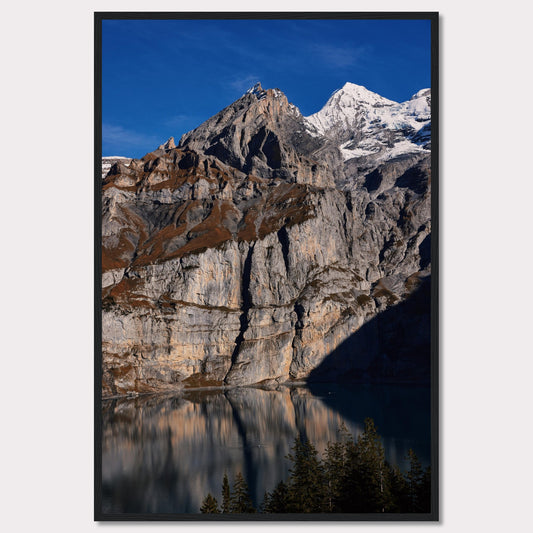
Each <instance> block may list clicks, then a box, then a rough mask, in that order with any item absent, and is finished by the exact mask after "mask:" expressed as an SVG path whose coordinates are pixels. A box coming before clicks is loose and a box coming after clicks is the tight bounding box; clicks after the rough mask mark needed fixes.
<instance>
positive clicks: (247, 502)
mask: <svg viewBox="0 0 533 533" xmlns="http://www.w3.org/2000/svg"><path fill="white" fill-rule="evenodd" d="M230 512H231V513H255V509H254V506H253V504H252V499H251V498H250V494H249V492H248V485H247V484H246V481H245V480H244V477H243V475H242V474H241V473H240V472H238V473H237V475H236V476H235V482H234V483H233V494H232V495H231V499H230Z"/></svg>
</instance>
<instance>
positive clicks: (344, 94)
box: [102, 84, 431, 396]
mask: <svg viewBox="0 0 533 533" xmlns="http://www.w3.org/2000/svg"><path fill="white" fill-rule="evenodd" d="M354 88H355V89H354ZM362 89H364V88H359V86H354V85H353V84H347V85H345V86H344V87H343V89H341V90H340V91H337V93H335V94H334V95H333V96H332V98H331V99H330V100H329V101H328V103H327V104H326V106H325V107H324V109H323V110H322V111H321V112H319V113H318V114H316V115H313V116H311V117H307V118H306V117H303V116H302V115H301V113H300V111H299V110H298V108H296V107H295V106H294V105H292V104H290V103H289V102H288V101H287V98H286V97H285V95H284V94H283V93H282V92H281V91H279V90H277V89H268V90H263V89H262V87H261V86H260V85H256V86H255V87H254V88H252V89H251V90H250V91H248V92H247V93H246V94H245V95H243V96H242V98H240V99H239V100H237V101H236V102H234V103H233V104H231V105H230V106H228V107H227V108H225V109H224V110H222V111H221V112H220V113H218V114H217V115H215V116H214V117H212V118H211V119H209V120H207V121H206V122H205V123H204V124H202V125H200V126H199V127H198V128H197V129H196V130H193V131H191V132H189V133H187V134H185V135H184V136H182V138H181V140H180V142H179V144H178V146H175V143H174V140H173V139H169V141H168V142H167V143H164V144H162V145H161V146H159V148H158V149H157V150H155V151H153V152H151V153H148V154H147V155H146V156H144V157H143V158H142V159H133V160H131V161H128V160H118V161H116V162H114V164H113V166H112V167H111V169H110V170H109V172H108V173H107V174H106V175H105V176H104V179H103V181H102V197H103V213H102V246H103V248H102V269H103V278H102V283H103V294H102V307H103V331H102V334H103V335H102V336H103V340H102V348H103V393H104V396H111V395H116V394H124V393H129V392H148V391H155V390H165V389H175V388H179V387H183V386H185V387H187V386H189V387H190V386H200V385H203V386H205V385H222V384H228V385H245V384H255V383H265V382H267V383H275V382H283V381H288V380H302V379H306V378H308V377H309V376H310V375H312V376H314V377H316V378H317V379H320V369H321V368H325V369H327V372H326V374H325V375H327V376H328V379H336V378H338V377H340V376H344V377H346V375H347V374H349V377H352V378H357V379H377V378H383V377H388V378H395V379H411V378H413V377H416V378H417V379H419V378H424V377H427V376H428V375H429V298H428V297H426V298H420V297H418V300H419V301H421V303H420V305H417V306H414V307H413V306H411V307H409V306H407V307H405V306H404V308H403V309H404V312H403V314H402V313H400V314H398V313H396V314H394V313H392V314H389V316H390V317H391V318H390V320H388V321H387V322H386V324H384V325H376V324H381V323H382V322H383V321H381V322H379V321H378V322H377V320H378V315H380V314H382V313H383V312H385V311H387V310H390V309H391V308H393V307H396V306H398V305H399V304H400V303H401V302H403V301H405V300H409V299H411V295H414V293H417V292H418V293H419V292H420V291H421V290H422V285H424V283H427V279H428V277H429V275H430V245H429V242H430V241H429V239H430V233H431V216H430V211H431V209H430V203H431V202H430V196H431V195H430V182H431V180H430V174H431V169H430V151H429V149H430V144H429V142H430V139H429V137H428V132H429V131H430V129H429V128H430V123H429V118H430V112H429V105H430V97H429V91H428V90H426V91H421V92H419V93H417V95H415V96H414V97H413V99H411V100H410V101H409V102H406V103H403V104H396V103H394V102H391V101H389V100H385V99H382V100H383V101H382V100H380V99H381V97H379V96H378V95H374V96H372V95H373V94H374V93H370V91H367V90H366V89H364V91H363V90H362ZM365 91H366V92H365ZM339 93H341V94H340V95H339ZM369 95H370V96H369ZM348 104H350V105H348ZM320 113H322V115H320ZM411 308H413V309H414V310H413V309H411ZM398 309H402V308H401V307H398ZM411 316H412V317H415V318H414V320H416V321H417V322H416V323H417V324H419V327H416V328H414V329H415V330H416V331H415V332H414V334H409V335H406V338H405V339H404V343H403V344H401V343H400V344H401V346H400V347H401V348H402V349H396V345H397V344H398V343H397V342H396V341H395V339H396V340H397V339H398V338H399V337H398V335H399V333H398V331H399V330H402V331H403V329H404V328H405V327H406V324H407V323H409V317H411ZM406 317H407V319H406ZM372 324H373V325H372ZM363 328H369V329H368V331H370V332H371V333H368V334H366V336H365V335H363V336H361V335H360V338H361V339H364V342H354V341H353V339H356V338H359V337H354V336H356V335H357V333H358V332H359V334H361V331H364V330H363ZM411 329H413V328H411ZM400 337H401V335H400ZM350 339H351V341H350ZM347 342H348V343H349V346H350V349H349V350H346V349H345V350H344V351H343V352H342V353H343V356H342V357H339V356H338V349H339V347H341V346H346V343H347ZM395 342H396V344H395ZM336 350H337V351H336ZM335 354H337V355H336V356H335V357H334V355H335ZM328 358H329V359H328ZM331 361H335V364H334V365H332V363H331ZM413 361H416V364H414V363H413ZM333 367H334V368H333Z"/></svg>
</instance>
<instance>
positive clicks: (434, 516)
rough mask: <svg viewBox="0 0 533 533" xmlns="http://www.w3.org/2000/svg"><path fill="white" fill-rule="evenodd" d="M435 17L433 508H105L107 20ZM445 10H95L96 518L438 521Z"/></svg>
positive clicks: (432, 39) (431, 18)
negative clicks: (260, 511)
mask: <svg viewBox="0 0 533 533" xmlns="http://www.w3.org/2000/svg"><path fill="white" fill-rule="evenodd" d="M144 19H150V20H168V19H183V20H201V19H206V20H207V19H218V20H246V19H273V20H274V19H292V20H306V19H309V20H321V19H328V20H336V19H339V20H342V19H358V20H388V19H393V20H421V19H422V20H429V21H430V22H431V91H432V96H431V97H432V111H431V115H432V117H431V118H432V120H431V139H432V148H431V183H432V185H431V219H432V232H431V235H432V238H431V265H432V276H431V460H430V466H431V472H432V477H431V509H432V510H431V512H430V513H421V514H412V513H409V514H392V513H383V514H381V513H379V514H378V513H376V514H290V513H289V514H242V515H224V514H216V515H209V514H156V513H154V514H143V513H131V514H130V513H128V514H113V513H104V512H102V429H103V424H102V408H101V406H102V302H101V293H102V265H101V261H102V253H101V241H102V239H101V233H102V223H101V210H102V202H101V193H102V171H101V159H102V149H101V146H102V68H101V67H102V21H104V20H144ZM439 390H440V389H439V13H438V12H329V13H322V12H182V13H179V12H95V13H94V428H95V429H94V520H95V521H129V522H130V521H205V522H207V521H217V522H222V521H367V522H405V521H412V522H421V521H438V520H439V511H440V505H439V503H440V498H439V495H440V492H439Z"/></svg>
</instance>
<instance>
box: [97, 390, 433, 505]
mask: <svg viewBox="0 0 533 533" xmlns="http://www.w3.org/2000/svg"><path fill="white" fill-rule="evenodd" d="M366 417H371V418H373V419H374V421H375V423H376V426H377V428H378V432H379V434H380V435H381V436H382V439H383V445H384V447H385V454H386V458H387V459H388V461H389V462H391V463H393V464H398V465H400V467H404V466H405V464H406V463H405V461H404V458H405V455H406V453H407V450H408V449H409V448H412V449H413V450H414V451H415V452H416V454H417V455H418V457H419V458H420V460H421V462H422V464H423V465H424V466H426V465H428V464H429V461H430V433H431V430H430V389H429V387H424V386H414V385H328V384H320V385H313V386H311V387H292V388H283V389H282V390H280V391H270V390H261V389H255V388H239V389H231V390H227V391H224V392H221V391H189V392H186V393H183V394H181V395H179V396H174V397H172V396H168V395H165V396H146V397H140V398H136V399H120V400H109V401H105V402H104V404H103V443H102V463H103V464H102V466H103V475H102V478H103V511H104V512H111V513H198V512H199V509H200V505H201V503H202V500H203V498H204V497H205V496H206V494H207V493H208V492H211V493H212V494H213V495H214V496H215V497H216V498H217V499H218V500H219V501H221V483H222V477H223V475H224V473H225V472H226V473H227V474H228V477H229V479H230V483H231V482H232V480H233V478H234V476H235V474H236V473H237V472H239V471H240V472H242V473H243V475H244V477H245V478H246V480H247V482H248V486H249V487H250V492H251V495H252V498H253V499H254V503H255V504H256V505H257V504H258V503H260V502H261V501H262V499H263V495H264V493H265V491H267V490H269V491H270V490H272V489H273V488H274V486H275V485H276V484H277V483H278V481H280V480H281V479H286V478H287V477H288V469H289V466H290V463H289V461H288V460H287V459H286V458H285V457H286V455H287V454H288V453H289V452H290V448H291V446H292V444H293V442H294V439H295V437H296V436H297V435H300V436H301V437H303V438H306V439H309V440H310V441H311V442H312V443H313V444H314V445H315V446H316V448H317V449H318V451H319V452H320V453H322V452H323V451H324V449H325V448H326V446H327V443H328V441H329V442H334V441H336V440H338V438H337V437H338V430H339V427H340V426H341V425H342V424H344V425H345V426H346V427H347V429H348V430H349V431H350V432H351V433H352V434H353V435H354V437H355V438H357V436H358V435H359V434H360V433H361V432H362V431H363V428H364V419H365V418H366Z"/></svg>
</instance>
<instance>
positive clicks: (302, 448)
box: [287, 438, 326, 513]
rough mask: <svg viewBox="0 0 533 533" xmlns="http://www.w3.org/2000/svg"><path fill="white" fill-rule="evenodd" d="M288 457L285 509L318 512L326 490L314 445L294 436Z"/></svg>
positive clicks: (323, 507)
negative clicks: (289, 464) (288, 473)
mask: <svg viewBox="0 0 533 533" xmlns="http://www.w3.org/2000/svg"><path fill="white" fill-rule="evenodd" d="M291 450H292V452H293V453H292V454H289V455H288V458H289V459H290V460H291V461H292V463H293V466H292V468H291V469H290V470H289V471H290V477H289V484H288V495H287V496H288V505H287V511H288V512H292V513H320V512H323V511H324V509H325V507H326V506H325V501H326V492H325V486H324V481H325V476H324V467H323V465H322V463H321V461H320V460H319V459H318V457H317V455H318V454H317V451H316V449H315V447H314V446H313V445H312V444H311V443H310V442H308V441H306V442H303V441H302V440H300V438H296V440H295V441H294V446H293V447H292V448H291Z"/></svg>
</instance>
